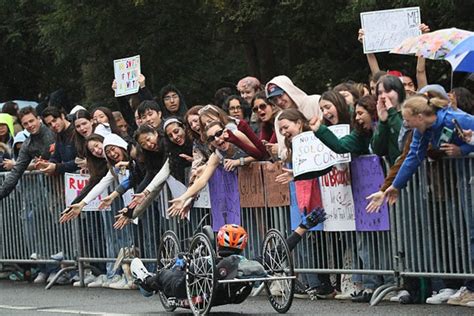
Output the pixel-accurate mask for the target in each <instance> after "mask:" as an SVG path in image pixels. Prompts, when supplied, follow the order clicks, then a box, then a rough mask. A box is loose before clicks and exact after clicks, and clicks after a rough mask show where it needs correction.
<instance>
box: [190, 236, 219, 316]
mask: <svg viewBox="0 0 474 316" xmlns="http://www.w3.org/2000/svg"><path fill="white" fill-rule="evenodd" d="M189 255H190V256H191V260H190V262H188V264H187V266H186V293H187V296H188V302H189V307H190V308H191V311H192V312H193V314H194V315H206V314H207V313H209V311H210V310H211V307H212V300H213V298H214V293H215V290H216V286H217V279H216V254H215V251H214V248H213V246H212V245H211V242H210V241H209V238H208V237H207V236H206V235H205V234H203V233H198V234H196V235H195V236H194V238H193V239H192V240H191V245H190V247H189Z"/></svg>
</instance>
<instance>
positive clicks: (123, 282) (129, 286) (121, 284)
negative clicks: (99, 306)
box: [109, 276, 137, 290]
mask: <svg viewBox="0 0 474 316" xmlns="http://www.w3.org/2000/svg"><path fill="white" fill-rule="evenodd" d="M109 288H111V289H115V290H136V289H137V286H136V285H135V284H134V283H133V281H132V280H130V281H128V280H127V278H126V277H124V276H123V277H122V278H121V279H120V280H118V281H117V282H114V283H110V285H109Z"/></svg>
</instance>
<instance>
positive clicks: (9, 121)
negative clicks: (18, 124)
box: [0, 113, 15, 148]
mask: <svg viewBox="0 0 474 316" xmlns="http://www.w3.org/2000/svg"><path fill="white" fill-rule="evenodd" d="M0 124H5V125H6V126H7V127H8V132H9V135H10V136H9V138H8V141H7V142H5V143H4V144H5V145H7V146H8V147H10V148H11V147H12V146H13V137H14V135H15V130H14V127H13V117H12V116H11V115H10V114H8V113H0Z"/></svg>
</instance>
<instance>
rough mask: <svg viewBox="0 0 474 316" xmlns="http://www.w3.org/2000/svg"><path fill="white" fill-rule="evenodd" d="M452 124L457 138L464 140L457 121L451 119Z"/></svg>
mask: <svg viewBox="0 0 474 316" xmlns="http://www.w3.org/2000/svg"><path fill="white" fill-rule="evenodd" d="M452 121H453V124H454V130H455V131H456V134H458V136H459V138H461V139H462V140H464V133H463V132H462V127H461V125H460V124H459V122H458V120H456V119H455V118H453V120H452Z"/></svg>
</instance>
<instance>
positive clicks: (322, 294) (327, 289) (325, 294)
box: [316, 284, 336, 299]
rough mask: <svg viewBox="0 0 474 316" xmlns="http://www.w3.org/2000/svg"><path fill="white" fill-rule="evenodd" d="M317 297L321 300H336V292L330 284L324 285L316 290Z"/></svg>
mask: <svg viewBox="0 0 474 316" xmlns="http://www.w3.org/2000/svg"><path fill="white" fill-rule="evenodd" d="M316 296H317V297H318V298H320V299H328V298H334V296H336V290H335V289H334V288H333V287H332V286H331V285H329V284H322V285H320V286H318V287H317V288H316Z"/></svg>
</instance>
